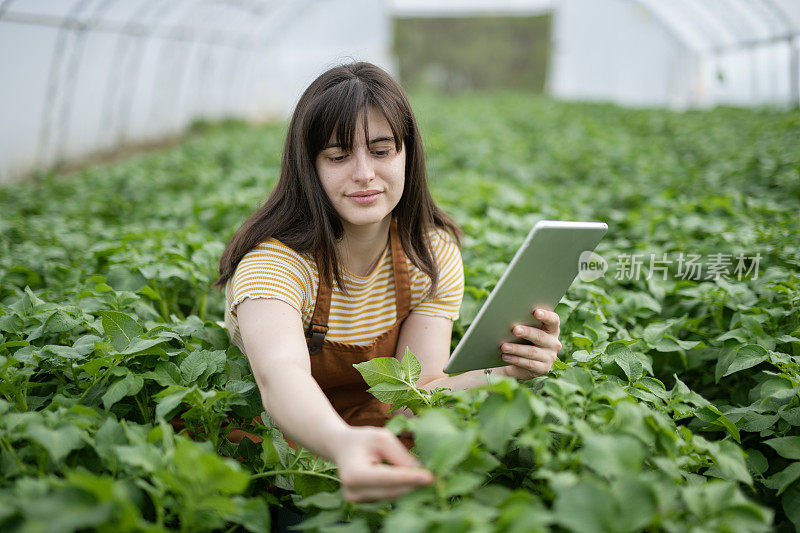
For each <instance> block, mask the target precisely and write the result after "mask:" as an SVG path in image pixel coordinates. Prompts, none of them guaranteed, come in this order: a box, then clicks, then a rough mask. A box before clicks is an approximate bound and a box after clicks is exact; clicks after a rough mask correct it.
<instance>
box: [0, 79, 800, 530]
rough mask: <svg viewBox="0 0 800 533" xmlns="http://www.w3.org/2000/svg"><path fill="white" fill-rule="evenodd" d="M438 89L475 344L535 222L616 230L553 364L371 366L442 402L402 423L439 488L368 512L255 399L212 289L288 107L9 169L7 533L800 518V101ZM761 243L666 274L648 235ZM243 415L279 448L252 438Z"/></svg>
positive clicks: (268, 175) (575, 304) (440, 131)
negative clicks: (481, 377)
mask: <svg viewBox="0 0 800 533" xmlns="http://www.w3.org/2000/svg"><path fill="white" fill-rule="evenodd" d="M414 104H415V109H416V111H417V114H418V117H419V118H420V121H421V123H422V127H423V133H424V140H425V142H426V147H427V155H428V166H429V170H430V175H431V176H430V177H431V184H432V187H433V189H434V194H435V196H436V198H437V200H438V201H439V202H440V204H441V205H442V206H443V207H444V208H445V210H447V211H448V212H449V213H451V214H452V215H453V216H454V217H455V218H456V220H457V222H458V223H459V224H460V225H461V226H462V227H463V229H464V230H465V233H466V238H465V240H464V249H463V256H464V264H465V273H466V280H467V286H466V294H465V301H464V306H463V308H462V318H461V320H460V321H459V322H458V323H457V324H456V328H455V329H456V332H455V335H454V339H453V342H454V343H455V342H456V341H457V340H458V338H459V337H460V335H461V334H462V333H463V331H464V329H465V328H466V327H467V326H468V325H469V322H470V320H471V319H472V317H474V315H475V312H476V311H477V308H478V307H479V306H480V303H481V302H482V300H483V299H484V298H485V297H486V295H487V294H488V291H489V290H491V287H492V286H493V284H494V283H495V282H496V280H497V278H498V277H499V275H500V273H501V272H502V270H503V268H504V267H505V264H506V263H507V261H508V260H509V259H510V257H511V256H512V255H513V253H514V251H515V250H516V247H517V246H518V245H519V244H520V243H521V242H522V239H523V238H524V236H525V234H526V233H527V231H528V229H529V228H530V226H531V225H532V224H533V222H535V221H536V220H538V219H541V218H547V219H567V220H569V219H574V220H603V221H606V222H607V223H608V224H609V227H610V229H609V233H608V235H607V236H606V237H605V239H604V240H603V241H602V242H601V245H600V247H599V249H598V253H599V254H601V255H602V256H603V257H605V258H606V259H607V260H608V262H609V270H608V272H607V273H606V275H605V276H604V277H602V278H600V279H598V280H595V281H592V282H577V283H576V284H575V285H574V286H573V287H572V288H571V290H570V292H569V293H568V295H567V298H566V299H565V300H564V301H563V303H562V304H561V305H560V306H559V307H558V309H557V311H558V312H559V313H560V314H561V317H562V337H561V339H562V342H563V344H564V350H563V351H562V352H561V354H560V358H561V359H560V361H559V362H557V364H556V365H555V367H554V370H553V372H552V373H551V374H550V375H548V376H546V377H542V378H537V379H535V380H532V381H530V382H525V383H516V382H514V381H512V380H502V381H500V382H498V383H494V384H492V385H487V386H485V387H482V388H480V389H475V390H471V391H455V392H453V391H447V390H436V391H433V392H431V393H428V392H426V391H421V390H417V389H416V388H415V387H414V386H413V385H414V382H415V377H416V376H417V375H418V372H419V369H418V366H417V364H415V358H414V356H413V354H407V355H406V357H404V359H403V361H402V362H397V361H396V360H394V361H392V360H385V359H379V360H376V361H375V362H373V363H370V364H368V365H362V367H360V368H359V369H360V370H361V371H362V373H363V374H364V376H365V379H366V380H367V382H368V383H369V384H370V386H372V388H373V392H374V394H376V395H377V396H378V397H379V398H381V399H383V400H384V401H387V402H390V403H393V404H395V405H397V406H400V405H404V406H408V407H409V408H411V409H412V410H413V411H414V412H416V413H417V415H418V416H416V417H414V418H410V419H407V418H405V417H399V418H396V419H394V420H393V421H392V422H391V425H390V427H391V428H393V429H394V430H396V431H400V430H403V429H409V430H412V431H413V432H414V433H415V435H416V443H417V447H416V450H415V452H416V453H417V454H418V455H419V457H420V458H421V460H422V461H423V463H424V464H425V465H426V466H427V467H429V468H430V469H431V470H432V471H433V472H434V473H435V474H436V475H437V481H436V483H435V484H434V485H432V486H430V487H426V488H423V489H419V490H417V491H415V492H413V493H411V494H409V495H407V496H405V497H403V498H400V499H398V500H397V501H395V502H392V503H388V502H382V503H372V504H354V503H351V502H346V501H344V500H343V499H342V497H341V493H340V491H338V481H337V477H336V469H335V467H334V465H333V464H331V463H329V462H327V461H324V460H322V459H321V458H318V457H315V456H314V455H313V454H311V453H309V452H308V451H306V450H303V449H302V448H300V449H297V450H294V449H292V448H290V447H289V446H288V444H287V443H286V441H285V440H284V439H283V437H282V436H281V434H280V432H279V431H277V430H276V429H275V428H274V427H272V424H271V422H270V420H269V417H267V416H263V417H262V419H263V420H264V421H265V422H266V425H264V424H256V425H255V426H254V425H253V419H254V417H256V416H257V415H259V414H261V413H262V411H263V408H262V406H261V403H260V398H259V394H258V390H257V388H256V386H255V383H254V381H253V378H252V376H251V375H250V373H249V368H248V365H247V360H246V358H245V357H244V356H243V355H242V354H241V353H240V352H239V351H238V350H237V349H236V348H234V347H232V346H231V345H230V343H229V341H228V337H227V333H226V331H225V330H224V328H222V327H221V326H220V325H219V324H218V322H219V320H221V318H222V309H223V307H222V306H223V301H222V298H221V295H220V294H218V293H217V292H214V291H211V290H210V289H209V284H210V282H211V281H212V280H213V279H214V277H215V273H216V262H217V260H218V257H219V254H220V253H221V251H222V248H223V246H224V243H225V242H226V240H227V239H228V238H229V236H230V234H231V232H232V231H233V230H234V229H235V228H236V227H237V226H238V224H239V223H240V222H241V221H242V220H243V218H244V217H245V216H246V215H247V214H248V213H249V212H250V211H251V210H252V208H253V207H254V206H255V205H256V203H257V202H258V201H259V200H260V199H262V198H263V197H264V195H265V194H266V193H267V192H268V190H269V188H270V186H271V185H272V184H273V183H274V180H275V178H276V176H277V173H278V165H279V158H280V147H281V140H282V135H283V132H284V126H283V125H273V126H266V127H261V128H257V129H253V128H248V127H245V126H242V125H236V124H230V125H225V126H221V127H215V128H211V129H203V130H200V131H198V132H196V134H195V135H193V136H191V137H190V138H189V139H188V140H187V141H186V142H185V143H183V144H182V145H180V146H179V147H177V148H175V149H171V150H168V151H164V152H161V153H157V154H150V155H145V156H139V157H136V158H131V159H129V160H126V161H123V162H121V163H119V164H115V165H113V166H107V167H103V168H97V169H92V170H88V171H85V172H83V173H81V174H79V175H73V176H70V177H67V178H59V177H55V176H53V175H50V174H42V175H40V176H38V177H37V180H36V183H33V184H26V185H19V186H5V187H3V188H0V212H2V215H0V472H2V478H0V529H3V530H4V531H5V530H9V531H44V530H46V531H77V530H82V529H87V528H88V529H98V530H113V531H134V530H149V531H164V530H185V531H199V530H209V531H211V530H220V531H222V530H228V531H235V530H237V529H238V530H247V531H266V530H268V529H269V527H270V524H269V512H268V509H269V507H272V506H276V505H292V506H296V507H299V508H301V509H302V510H304V512H307V513H308V514H309V515H310V517H309V518H308V519H307V520H306V522H305V523H304V527H305V528H307V529H317V530H327V529H329V528H337V529H341V528H343V527H345V528H348V529H350V530H355V531H365V530H369V529H372V530H375V529H386V530H389V531H395V530H403V531H406V530H407V531H534V530H547V529H552V528H559V529H564V530H570V531H635V530H642V529H647V530H664V531H685V530H690V529H695V530H698V531H699V530H706V531H712V530H713V531H716V530H725V531H765V530H769V529H771V528H775V529H778V530H791V529H794V528H797V527H800V431H799V430H798V426H800V369H799V367H798V361H799V358H800V311H798V309H800V291H798V283H800V265H798V257H800V231H799V230H800V220H799V219H798V217H797V213H798V209H799V208H800V145H799V144H798V143H797V141H796V140H797V138H799V137H800V126H798V124H800V115H798V113H796V112H783V111H772V110H755V111H754V110H734V109H717V110H713V111H705V112H691V113H685V114H675V113H670V112H664V111H653V110H623V109H619V108H615V107H611V106H600V105H581V104H564V103H556V102H553V101H549V100H542V99H532V98H530V97H527V96H521V95H513V94H505V95H504V94H494V95H486V94H483V95H473V96H462V97H459V98H453V99H448V100H441V99H439V98H435V97H426V96H423V95H419V96H418V97H417V98H415V101H414ZM739 253H741V254H743V255H744V256H746V257H755V256H756V254H758V257H759V261H760V262H759V272H758V275H757V276H756V275H755V273H754V271H753V270H752V268H751V270H750V273H749V275H747V276H744V277H743V278H742V279H737V276H735V275H729V276H727V279H726V278H724V277H723V278H719V279H715V278H714V277H709V278H708V279H705V278H701V279H685V276H681V272H679V271H678V268H679V266H678V265H677V264H676V262H672V263H670V264H669V265H668V267H667V269H666V271H664V272H659V273H658V274H657V275H655V274H653V273H652V272H651V273H650V274H651V275H645V274H646V271H647V267H649V266H650V265H649V264H648V263H647V260H648V259H649V256H650V254H654V256H656V257H658V258H662V257H668V258H672V259H675V258H677V257H678V256H679V254H697V255H700V256H701V257H703V258H709V257H710V256H712V255H713V254H730V255H731V256H732V257H735V256H736V254H739ZM621 254H627V255H629V256H630V255H632V254H641V255H642V257H644V258H645V264H644V269H643V271H642V275H641V276H640V277H639V278H638V279H636V278H629V277H619V279H618V277H617V276H615V272H618V271H619V267H620V265H621V261H620V259H619V258H620V257H621ZM748 261H749V262H748V263H747V266H748V267H753V266H754V265H753V261H752V260H748ZM662 274H663V275H662ZM375 370H379V372H375ZM379 375H380V376H382V377H378V376H379ZM170 421H172V423H170ZM239 428H245V429H247V430H248V431H251V432H253V433H256V434H258V435H260V436H261V437H262V438H263V439H264V440H263V442H262V443H259V444H254V443H252V442H251V441H249V440H247V439H245V440H243V441H242V443H241V444H239V445H237V444H233V443H232V442H230V441H229V440H228V439H226V435H227V434H228V433H229V432H230V431H232V430H234V429H239ZM190 437H191V438H190ZM340 522H346V523H347V524H346V525H344V524H341V523H340Z"/></svg>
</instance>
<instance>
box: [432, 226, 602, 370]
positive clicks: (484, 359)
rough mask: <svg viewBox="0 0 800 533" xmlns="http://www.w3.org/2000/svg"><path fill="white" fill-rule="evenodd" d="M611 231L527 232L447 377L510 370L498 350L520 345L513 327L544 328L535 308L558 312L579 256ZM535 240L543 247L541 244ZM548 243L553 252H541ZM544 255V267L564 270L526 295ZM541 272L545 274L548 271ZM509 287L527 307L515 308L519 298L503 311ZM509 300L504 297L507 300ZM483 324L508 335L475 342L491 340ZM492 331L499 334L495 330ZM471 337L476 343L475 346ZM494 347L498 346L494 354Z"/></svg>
mask: <svg viewBox="0 0 800 533" xmlns="http://www.w3.org/2000/svg"><path fill="white" fill-rule="evenodd" d="M607 230H608V225H607V224H606V223H604V222H573V221H560V220H541V221H539V222H537V223H536V224H535V225H534V226H533V228H531V230H530V232H528V235H527V237H526V238H525V241H524V242H523V243H522V245H521V246H520V247H519V249H518V250H517V253H516V254H515V255H514V258H513V259H512V260H511V262H510V263H509V265H508V267H507V268H506V270H505V271H504V272H503V275H502V276H500V279H499V280H498V281H497V284H496V285H495V286H494V288H493V289H492V291H491V293H490V294H489V297H488V298H487V299H486V301H485V302H484V304H483V306H482V307H481V308H480V310H479V311H478V314H477V315H475V319H474V320H473V321H472V323H471V324H470V326H469V328H468V329H467V331H466V332H465V333H464V336H463V337H462V338H461V340H460V342H459V343H458V346H456V348H455V350H453V353H452V354H451V356H450V359H449V360H448V362H447V365H446V366H445V367H444V369H443V371H444V372H445V373H447V374H460V373H462V372H467V371H470V370H478V369H484V368H495V367H501V366H507V365H508V363H507V362H505V361H503V360H502V359H501V358H500V348H499V346H500V344H501V343H502V342H508V341H510V342H516V343H519V342H520V339H519V338H517V337H514V336H513V335H512V334H511V327H512V326H513V325H514V324H531V325H534V326H539V325H541V322H540V321H538V320H536V319H535V318H534V317H533V316H532V315H531V311H532V310H533V308H534V306H536V307H541V308H546V309H551V310H552V309H555V306H556V305H558V302H560V301H561V299H562V298H563V297H564V295H565V294H566V292H567V290H568V289H569V287H570V285H572V283H573V282H574V281H575V278H576V277H577V275H578V268H579V265H578V261H579V257H580V254H581V253H582V252H584V251H587V250H589V251H594V249H595V248H596V247H597V244H598V243H599V242H600V240H601V239H602V238H603V236H604V235H605V233H606V231H607ZM553 232H555V233H553ZM548 233H549V235H548ZM537 240H539V241H540V242H538V243H537V242H536V241H537ZM548 242H549V243H551V244H550V245H548V246H549V248H550V249H548V250H542V249H541V248H542V247H543V246H545V243H548ZM554 242H556V243H557V246H558V247H557V248H556V249H553V245H552V243H554ZM542 254H544V256H546V257H548V258H549V259H548V261H549V263H547V264H546V265H544V264H542V265H544V266H547V267H550V266H552V265H554V264H557V265H560V266H561V268H559V269H552V268H551V269H550V270H549V272H547V276H548V278H549V279H545V280H539V283H537V284H536V285H535V286H533V287H531V288H530V289H528V288H527V286H528V285H529V283H530V279H531V278H530V273H529V272H527V271H526V269H527V268H530V267H531V266H532V265H535V264H536V261H537V260H538V261H540V262H541V261H542V260H541V259H539V256H541V255H542ZM554 262H555V263H554ZM542 270H545V271H546V270H547V268H543V269H542ZM548 284H549V285H548ZM506 287H511V290H512V292H511V294H513V295H517V294H519V293H520V292H524V291H525V290H528V294H527V295H526V296H525V300H524V301H525V302H529V303H517V301H516V300H517V298H514V299H513V303H512V304H511V305H505V304H506V302H505V301H500V299H501V298H504V297H505V295H504V293H505V292H506V290H507V289H506ZM543 287H545V288H543ZM555 293H557V294H558V296H557V297H556V296H554V294H555ZM498 295H500V296H498ZM508 299H509V298H507V297H506V300H508ZM495 300H497V303H495ZM494 306H500V307H499V310H495V309H494ZM503 306H505V307H503ZM490 312H492V313H498V312H499V313H502V317H501V318H497V317H492V318H491V320H489V319H487V318H485V317H490V316H491V315H489V314H488V313H490ZM484 321H485V322H487V324H488V323H490V322H492V323H494V324H497V323H503V324H507V327H506V328H505V331H502V328H500V329H499V330H498V331H497V332H496V333H495V339H496V340H495V341H487V340H486V339H485V338H480V337H476V336H479V335H481V334H483V335H487V332H486V331H484V330H486V329H487V327H488V326H485V325H483V322H484ZM490 329H491V331H495V328H494V327H491V328H490ZM473 337H475V339H474V340H473ZM493 344H496V346H494V349H493V350H492V349H491V348H492V345H493Z"/></svg>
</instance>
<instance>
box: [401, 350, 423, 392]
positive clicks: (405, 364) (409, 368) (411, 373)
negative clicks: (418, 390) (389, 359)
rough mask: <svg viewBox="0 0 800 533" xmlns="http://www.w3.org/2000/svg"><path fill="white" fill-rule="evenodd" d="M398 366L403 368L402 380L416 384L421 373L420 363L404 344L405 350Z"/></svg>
mask: <svg viewBox="0 0 800 533" xmlns="http://www.w3.org/2000/svg"><path fill="white" fill-rule="evenodd" d="M400 368H402V370H403V381H405V382H406V383H411V384H413V385H416V384H417V381H419V376H420V374H421V373H422V365H420V364H419V361H418V360H417V358H416V357H415V356H414V354H413V353H411V350H409V349H408V346H406V351H405V353H404V354H403V358H402V359H401V360H400Z"/></svg>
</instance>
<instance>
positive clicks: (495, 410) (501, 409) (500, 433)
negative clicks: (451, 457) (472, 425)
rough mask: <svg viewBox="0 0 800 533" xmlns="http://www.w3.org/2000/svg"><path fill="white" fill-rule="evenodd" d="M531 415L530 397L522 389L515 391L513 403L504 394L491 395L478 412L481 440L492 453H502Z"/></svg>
mask: <svg viewBox="0 0 800 533" xmlns="http://www.w3.org/2000/svg"><path fill="white" fill-rule="evenodd" d="M531 415H532V412H531V406H530V402H529V401H528V395H527V394H525V393H524V391H523V390H522V389H517V390H515V391H514V397H513V399H512V400H511V401H509V400H507V399H506V397H505V396H504V395H502V394H490V395H489V397H488V398H487V399H486V401H484V402H483V405H481V408H480V410H479V411H478V417H477V418H478V423H479V424H480V426H481V438H482V440H483V441H484V442H485V443H486V445H487V447H488V448H489V449H490V450H491V451H493V452H496V453H501V452H503V451H504V450H505V447H506V445H507V443H508V441H509V440H511V439H512V438H513V436H514V435H515V434H516V433H517V431H519V430H520V429H522V428H523V427H524V426H525V425H527V424H528V421H529V420H530V419H531Z"/></svg>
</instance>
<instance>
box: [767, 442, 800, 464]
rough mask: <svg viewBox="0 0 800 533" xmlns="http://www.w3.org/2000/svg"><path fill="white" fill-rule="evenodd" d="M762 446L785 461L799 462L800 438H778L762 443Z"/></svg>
mask: <svg viewBox="0 0 800 533" xmlns="http://www.w3.org/2000/svg"><path fill="white" fill-rule="evenodd" d="M764 444H766V445H767V446H769V447H770V448H772V449H773V450H775V451H776V452H778V455H780V456H781V457H784V458H786V459H794V460H800V437H778V438H776V439H770V440H767V441H764Z"/></svg>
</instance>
